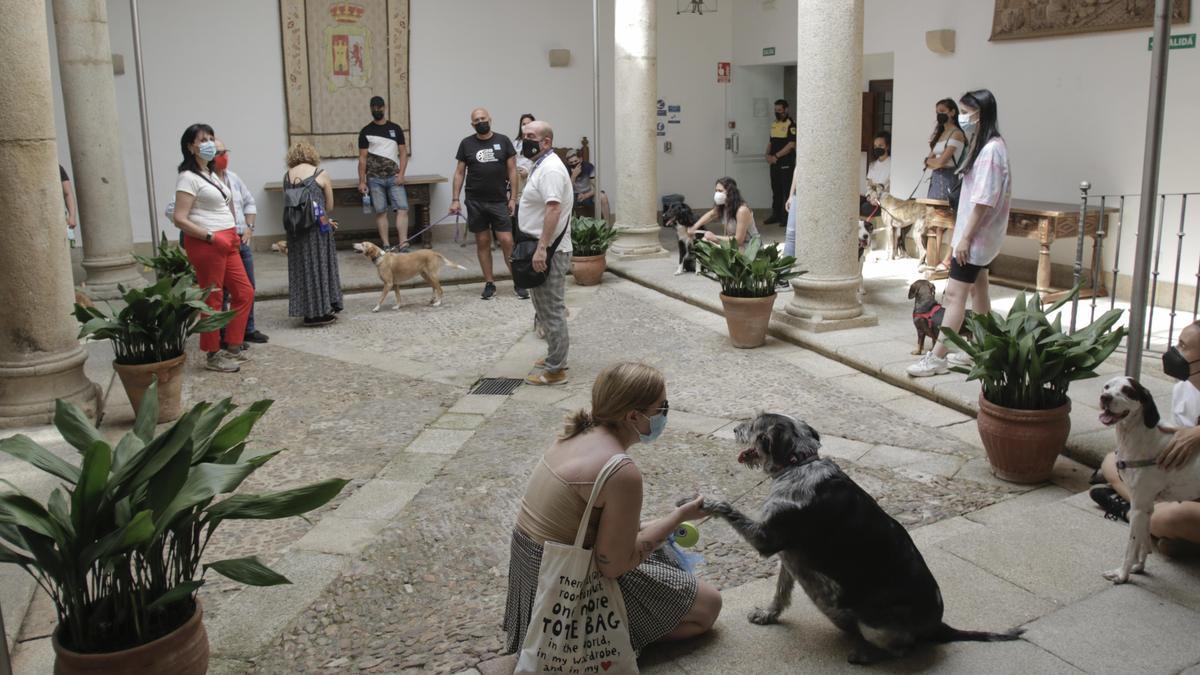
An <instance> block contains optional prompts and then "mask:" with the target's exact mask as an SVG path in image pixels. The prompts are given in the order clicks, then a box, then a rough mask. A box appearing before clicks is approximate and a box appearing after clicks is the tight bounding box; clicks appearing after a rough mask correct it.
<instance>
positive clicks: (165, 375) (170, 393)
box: [113, 354, 184, 422]
mask: <svg viewBox="0 0 1200 675" xmlns="http://www.w3.org/2000/svg"><path fill="white" fill-rule="evenodd" d="M183 362H184V355H183V354H180V355H179V356H176V357H175V358H173V359H169V360H166V361H159V362H158V363H147V364H143V365H137V366H126V365H122V364H120V363H117V362H116V361H113V369H114V370H116V371H117V375H119V376H120V377H121V384H122V385H123V386H124V387H125V393H126V394H127V395H128V396H129V402H130V403H132V404H133V409H134V411H137V410H139V409H141V405H142V397H143V396H145V395H146V390H147V389H148V388H150V383H151V382H153V381H154V376H156V375H157V376H158V421H159V422H170V421H171V420H173V419H176V418H177V417H179V413H180V410H181V406H180V398H181V397H182V392H183Z"/></svg>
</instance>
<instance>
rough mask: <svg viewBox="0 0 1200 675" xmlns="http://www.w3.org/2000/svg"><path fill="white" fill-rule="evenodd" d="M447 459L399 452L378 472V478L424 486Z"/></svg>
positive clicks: (439, 456) (441, 456) (439, 455)
mask: <svg viewBox="0 0 1200 675" xmlns="http://www.w3.org/2000/svg"><path fill="white" fill-rule="evenodd" d="M449 459H450V458H449V457H448V456H447V455H445V454H433V453H420V452H417V453H414V452H401V453H399V454H397V455H396V456H395V457H393V458H392V460H391V461H390V462H388V463H387V465H386V466H384V467H383V469H382V470H380V472H379V475H378V477H379V478H385V479H388V480H394V481H397V482H400V483H407V484H411V485H417V486H424V485H425V484H426V483H428V482H429V481H430V480H433V477H434V476H436V475H437V472H438V471H440V470H441V468H442V467H443V466H445V465H446V462H447V461H449Z"/></svg>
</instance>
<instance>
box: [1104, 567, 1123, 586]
mask: <svg viewBox="0 0 1200 675" xmlns="http://www.w3.org/2000/svg"><path fill="white" fill-rule="evenodd" d="M1104 578H1105V579H1108V580H1109V581H1111V582H1113V583H1114V584H1123V583H1125V582H1127V581H1129V572H1126V571H1125V570H1124V569H1121V568H1118V569H1115V570H1108V571H1107V572H1105V573H1104Z"/></svg>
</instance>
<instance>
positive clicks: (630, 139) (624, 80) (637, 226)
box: [609, 0, 666, 257]
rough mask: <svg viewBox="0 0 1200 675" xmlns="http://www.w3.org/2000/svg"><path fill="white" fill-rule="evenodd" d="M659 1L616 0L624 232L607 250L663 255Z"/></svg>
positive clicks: (619, 182) (620, 209) (619, 175)
mask: <svg viewBox="0 0 1200 675" xmlns="http://www.w3.org/2000/svg"><path fill="white" fill-rule="evenodd" d="M656 5H657V3H656V2H654V0H616V10H615V11H616V27H615V28H616V29H615V34H614V35H615V41H616V45H615V63H614V67H613V78H614V85H615V86H614V92H615V96H616V105H615V106H614V107H615V109H616V118H615V121H616V126H615V128H616V130H617V134H616V158H615V160H614V161H613V166H615V167H616V169H617V194H616V197H617V199H616V202H617V203H616V205H615V206H616V208H615V211H616V213H617V218H616V221H617V222H616V223H615V226H616V228H617V230H618V231H619V232H620V236H618V237H617V239H616V241H614V242H613V245H612V247H611V248H610V249H609V250H610V251H611V252H612V253H613V254H614V255H617V256H620V257H643V256H653V255H665V254H666V251H664V250H663V248H662V246H660V245H659V243H658V231H659V229H660V228H659V226H658V215H657V214H658V206H657V202H658V166H657V159H658V156H657V148H656V144H657V137H656V136H655V134H654V123H655V117H654V105H655V102H656V101H657V100H658V72H657V68H658V58H657V56H656V52H657V47H656V45H657V41H658V36H657V35H656V31H657V25H658V21H657V16H656V12H657V11H658V10H657V7H656Z"/></svg>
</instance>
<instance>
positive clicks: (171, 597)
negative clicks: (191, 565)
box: [146, 579, 204, 610]
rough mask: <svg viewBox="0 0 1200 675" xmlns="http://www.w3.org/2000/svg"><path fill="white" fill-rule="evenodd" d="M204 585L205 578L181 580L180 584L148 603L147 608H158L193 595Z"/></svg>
mask: <svg viewBox="0 0 1200 675" xmlns="http://www.w3.org/2000/svg"><path fill="white" fill-rule="evenodd" d="M203 585H204V580H203V579H193V580H192V581H181V582H180V583H179V585H178V586H176V587H175V588H172V589H171V590H169V591H167V592H166V593H163V594H162V595H160V596H158V599H156V600H155V601H154V602H152V603H150V604H148V605H146V609H147V610H151V609H158V608H160V607H166V606H168V605H172V604H174V603H176V602H179V601H180V600H184V599H187V598H190V597H192V594H193V593H195V592H196V590H197V589H198V588H200V587H201V586H203Z"/></svg>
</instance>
